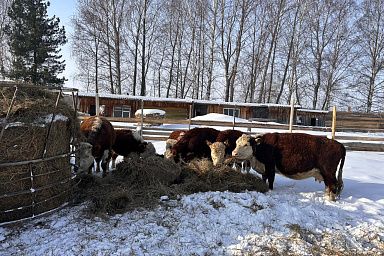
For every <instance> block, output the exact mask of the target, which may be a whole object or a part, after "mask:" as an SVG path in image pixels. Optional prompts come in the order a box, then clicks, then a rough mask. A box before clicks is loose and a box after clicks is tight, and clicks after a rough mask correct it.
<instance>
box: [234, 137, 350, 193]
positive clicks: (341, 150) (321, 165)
mask: <svg viewBox="0 0 384 256" xmlns="http://www.w3.org/2000/svg"><path fill="white" fill-rule="evenodd" d="M345 154H346V151H345V147H344V146H343V144H341V143H339V142H337V141H335V140H330V139H328V138H326V137H321V136H314V135H309V134H303V133H267V134H264V135H261V136H259V137H256V138H254V137H251V136H250V135H242V136H241V137H240V138H239V139H238V140H237V141H236V148H235V150H234V151H233V152H232V156H233V157H235V158H237V159H250V160H251V164H252V167H253V169H255V170H256V171H258V172H260V173H261V174H262V177H263V180H264V181H267V180H268V184H269V188H270V189H273V182H274V180H275V172H276V171H278V172H280V173H281V174H282V175H284V176H286V177H288V178H291V179H305V178H309V177H314V178H315V179H316V180H318V181H324V183H325V188H326V190H325V194H326V196H327V197H328V199H329V200H332V201H334V200H335V198H336V197H337V196H339V195H340V193H341V190H342V188H343V180H342V172H343V165H344V161H345ZM339 164H340V166H339V170H338V175H337V176H336V173H337V166H338V165H339Z"/></svg>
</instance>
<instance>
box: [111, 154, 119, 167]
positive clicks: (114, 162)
mask: <svg viewBox="0 0 384 256" xmlns="http://www.w3.org/2000/svg"><path fill="white" fill-rule="evenodd" d="M117 156H118V155H117V154H116V153H115V152H112V157H111V159H112V164H111V168H112V169H116V158H117Z"/></svg>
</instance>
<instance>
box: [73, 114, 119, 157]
mask: <svg viewBox="0 0 384 256" xmlns="http://www.w3.org/2000/svg"><path fill="white" fill-rule="evenodd" d="M80 131H81V132H82V133H83V135H84V136H85V138H86V140H87V142H88V143H90V144H91V145H93V146H94V148H100V149H102V150H108V149H111V147H112V145H113V144H114V142H115V139H116V133H115V129H114V128H113V126H112V124H111V123H110V122H109V121H108V120H107V119H105V118H103V117H99V116H92V117H89V118H87V119H85V120H84V121H83V122H82V123H81V125H80ZM94 153H95V154H96V155H98V154H101V153H102V152H94Z"/></svg>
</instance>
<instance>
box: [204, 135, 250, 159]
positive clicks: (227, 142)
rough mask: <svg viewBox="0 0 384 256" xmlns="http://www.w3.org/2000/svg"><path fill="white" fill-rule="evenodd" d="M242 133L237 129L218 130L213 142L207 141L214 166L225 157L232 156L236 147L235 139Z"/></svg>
mask: <svg viewBox="0 0 384 256" xmlns="http://www.w3.org/2000/svg"><path fill="white" fill-rule="evenodd" d="M243 134H244V133H243V132H241V131H238V130H224V131H220V132H219V134H218V135H217V138H216V141H215V142H213V143H212V142H209V141H207V144H208V146H209V147H210V149H211V158H212V162H213V165H214V166H219V165H222V164H223V163H224V160H225V159H226V158H229V157H231V156H232V151H233V150H234V149H235V148H236V140H237V139H238V138H239V137H240V136H241V135H243Z"/></svg>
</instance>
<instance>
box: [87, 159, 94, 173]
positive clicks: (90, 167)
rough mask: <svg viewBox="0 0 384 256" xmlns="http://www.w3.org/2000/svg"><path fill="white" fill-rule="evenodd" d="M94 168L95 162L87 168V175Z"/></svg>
mask: <svg viewBox="0 0 384 256" xmlns="http://www.w3.org/2000/svg"><path fill="white" fill-rule="evenodd" d="M94 166H95V161H93V162H92V164H91V165H90V166H89V168H88V174H92V171H93V167H94Z"/></svg>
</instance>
